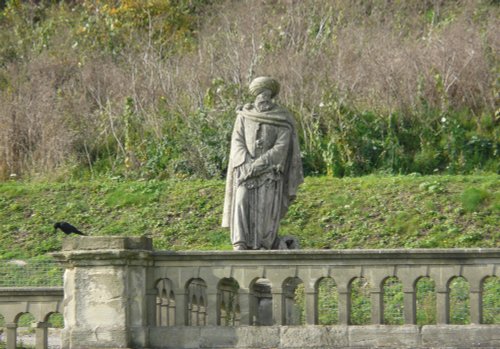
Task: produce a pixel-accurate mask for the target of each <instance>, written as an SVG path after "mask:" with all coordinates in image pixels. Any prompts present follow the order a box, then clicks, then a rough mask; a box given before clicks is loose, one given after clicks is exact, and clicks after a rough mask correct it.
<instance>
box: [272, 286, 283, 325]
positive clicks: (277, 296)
mask: <svg viewBox="0 0 500 349" xmlns="http://www.w3.org/2000/svg"><path fill="white" fill-rule="evenodd" d="M271 294H272V297H273V324H274V325H277V326H280V325H284V324H285V316H284V314H283V310H284V309H283V308H284V304H283V303H284V299H283V298H284V294H283V289H281V288H272V290H271Z"/></svg>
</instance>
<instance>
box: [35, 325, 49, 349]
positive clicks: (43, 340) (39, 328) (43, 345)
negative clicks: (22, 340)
mask: <svg viewBox="0 0 500 349" xmlns="http://www.w3.org/2000/svg"><path fill="white" fill-rule="evenodd" d="M48 332H49V324H48V323H47V322H37V323H36V324H35V348H36V349H47V348H48V347H49V333H48Z"/></svg>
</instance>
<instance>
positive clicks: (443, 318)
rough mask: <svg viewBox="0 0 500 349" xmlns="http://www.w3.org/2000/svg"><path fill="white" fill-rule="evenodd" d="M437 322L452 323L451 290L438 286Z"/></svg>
mask: <svg viewBox="0 0 500 349" xmlns="http://www.w3.org/2000/svg"><path fill="white" fill-rule="evenodd" d="M436 289H437V290H436V323H437V324H449V323H450V298H449V290H448V289H447V288H444V287H439V288H438V287H436Z"/></svg>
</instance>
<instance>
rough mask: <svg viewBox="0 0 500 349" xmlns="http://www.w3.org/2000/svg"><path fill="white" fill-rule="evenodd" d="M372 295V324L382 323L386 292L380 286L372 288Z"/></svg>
mask: <svg viewBox="0 0 500 349" xmlns="http://www.w3.org/2000/svg"><path fill="white" fill-rule="evenodd" d="M379 287H380V286H379ZM370 296H371V303H372V324H373V325H380V324H382V323H384V293H383V292H382V290H381V289H380V288H379V289H372V290H371V291H370Z"/></svg>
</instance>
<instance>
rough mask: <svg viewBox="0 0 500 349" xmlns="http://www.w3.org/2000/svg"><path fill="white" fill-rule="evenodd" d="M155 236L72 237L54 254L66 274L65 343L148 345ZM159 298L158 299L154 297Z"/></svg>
mask: <svg viewBox="0 0 500 349" xmlns="http://www.w3.org/2000/svg"><path fill="white" fill-rule="evenodd" d="M151 251H152V243H151V239H149V238H144V237H141V238H130V237H90V236H83V237H76V238H74V237H71V238H66V239H65V240H64V242H63V249H62V252H61V253H57V254H54V255H55V257H56V258H57V259H59V260H60V261H62V262H63V263H64V265H65V267H66V270H65V274H64V319H65V328H64V330H63V332H62V348H63V349H87V348H96V349H98V348H130V347H134V348H135V347H148V346H149V338H148V322H149V320H148V314H147V309H148V304H147V302H148V300H150V299H151V297H150V296H149V297H148V290H149V288H151V287H152V286H151V282H152V281H151V280H149V278H148V273H147V269H148V266H150V265H151V264H152V262H151V256H150V255H151ZM153 304H154V303H153Z"/></svg>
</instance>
